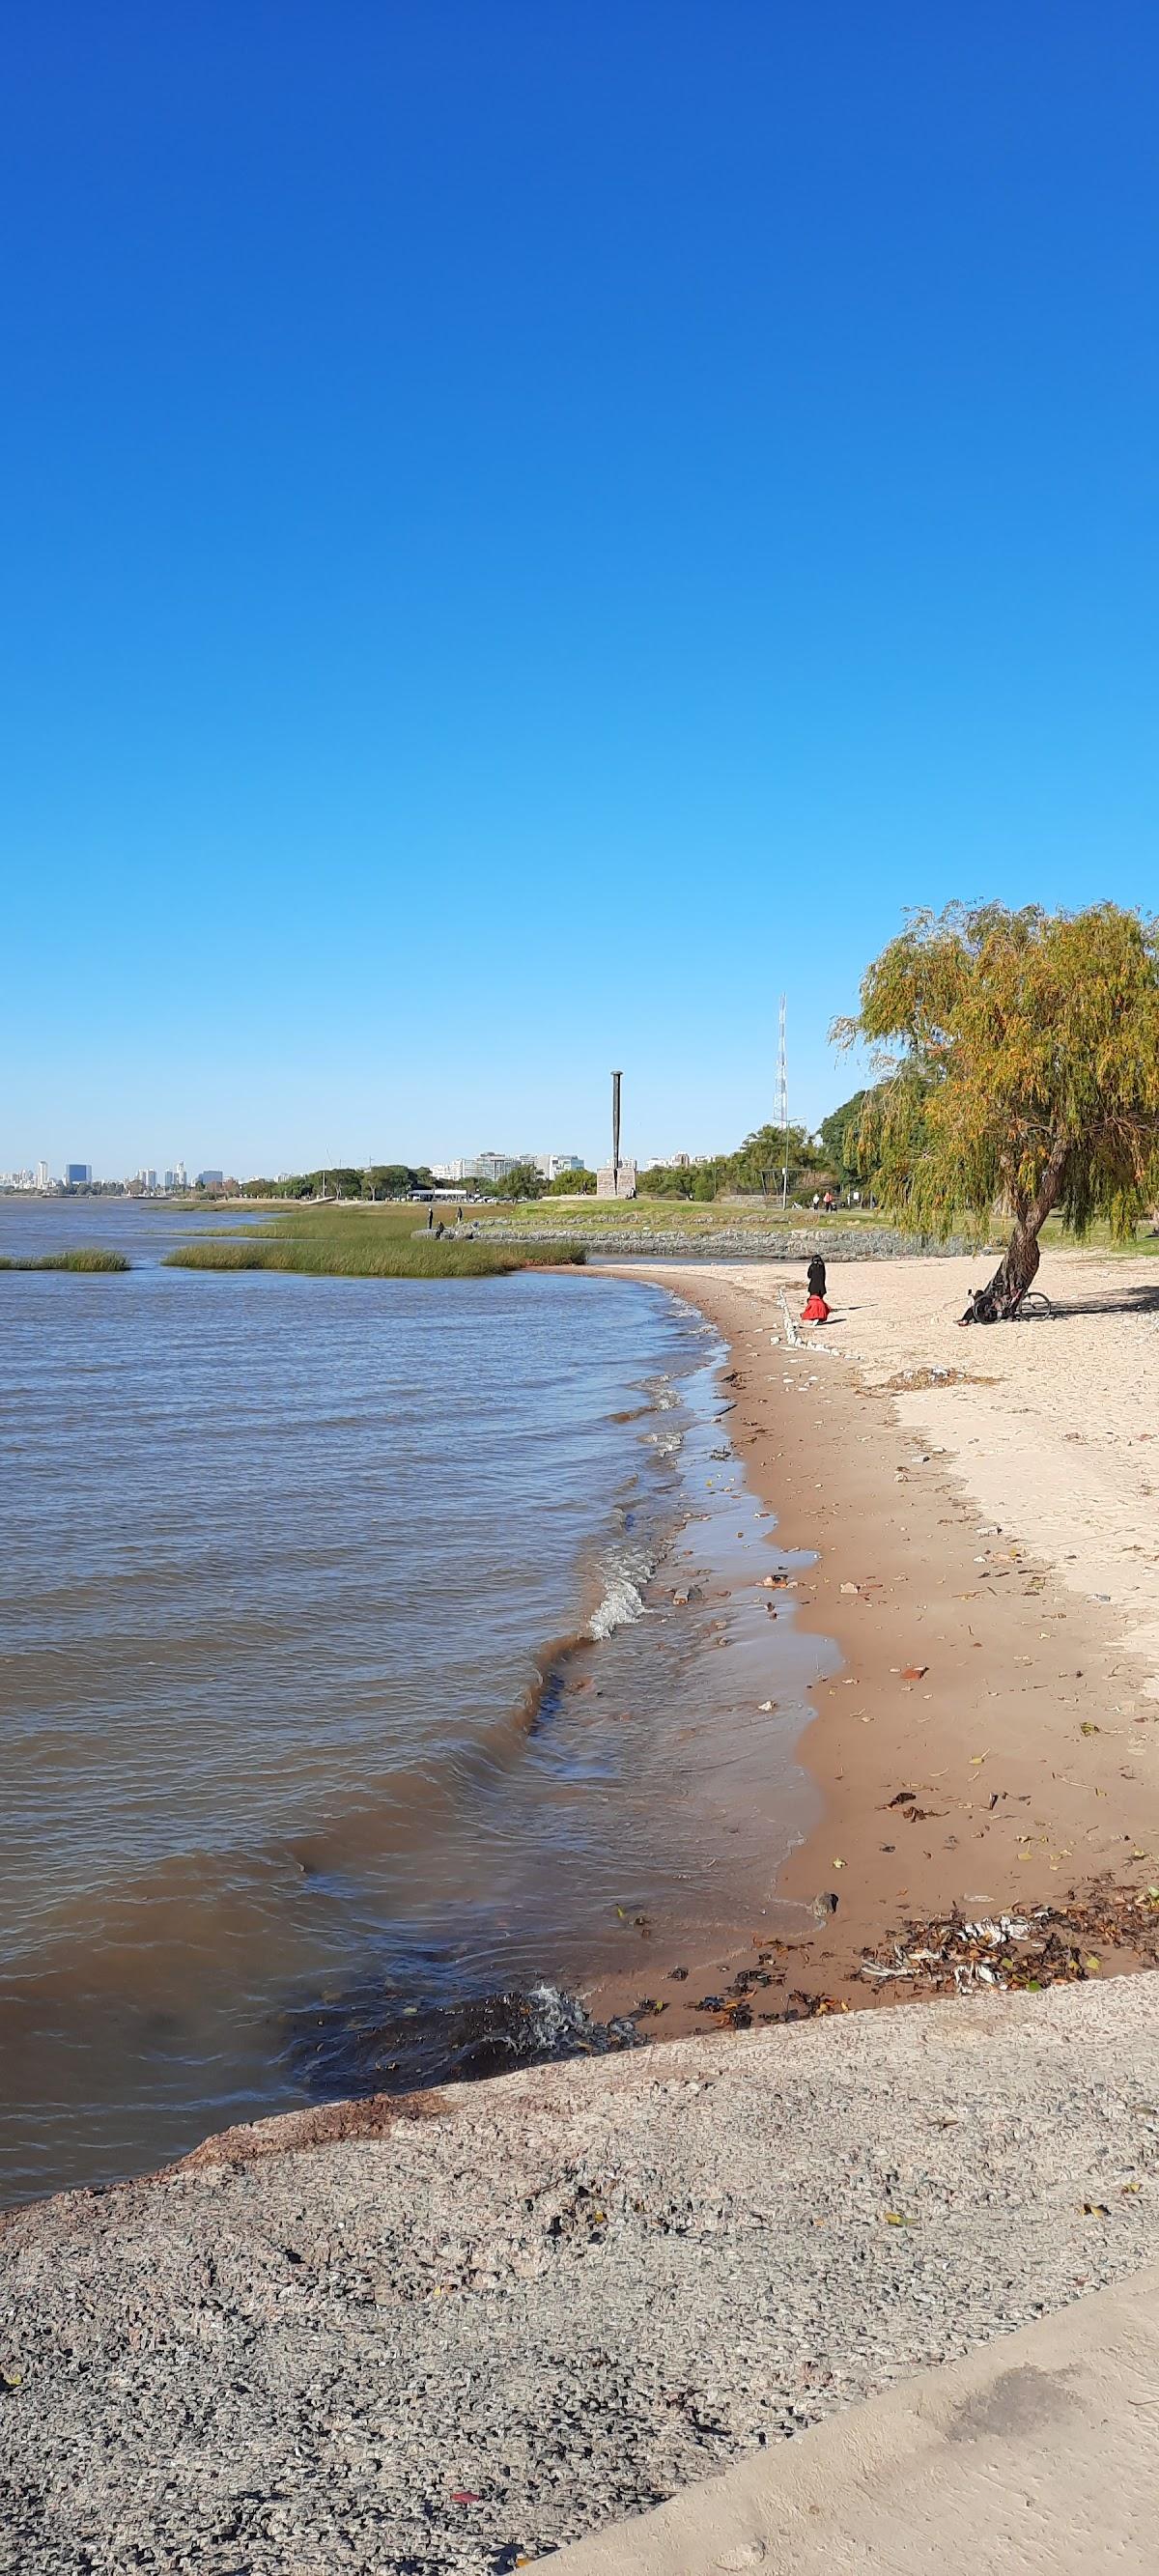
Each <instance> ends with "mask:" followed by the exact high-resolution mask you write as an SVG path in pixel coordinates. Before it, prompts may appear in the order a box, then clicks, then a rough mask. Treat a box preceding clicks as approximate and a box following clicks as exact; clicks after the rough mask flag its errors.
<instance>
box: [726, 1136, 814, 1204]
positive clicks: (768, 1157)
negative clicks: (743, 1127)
mask: <svg viewBox="0 0 1159 2576" xmlns="http://www.w3.org/2000/svg"><path fill="white" fill-rule="evenodd" d="M820 1160H821V1158H820V1156H819V1154H818V1151H817V1147H816V1146H815V1144H814V1143H813V1139H812V1137H811V1136H810V1135H809V1133H808V1131H807V1129H806V1128H804V1127H757V1128H754V1130H753V1133H752V1135H751V1136H746V1137H745V1140H744V1143H743V1145H742V1146H741V1148H740V1151H739V1153H736V1154H730V1156H729V1158H728V1165H727V1185H728V1187H729V1188H730V1189H733V1190H759V1191H760V1194H761V1197H762V1198H765V1199H769V1198H777V1197H779V1196H780V1193H781V1190H782V1187H783V1177H782V1176H783V1173H784V1171H785V1169H786V1167H787V1168H788V1174H789V1188H790V1190H791V1189H793V1188H794V1187H795V1185H796V1183H797V1182H798V1181H799V1180H800V1179H801V1178H802V1176H803V1175H804V1174H805V1173H806V1172H815V1171H817V1170H819V1168H820Z"/></svg>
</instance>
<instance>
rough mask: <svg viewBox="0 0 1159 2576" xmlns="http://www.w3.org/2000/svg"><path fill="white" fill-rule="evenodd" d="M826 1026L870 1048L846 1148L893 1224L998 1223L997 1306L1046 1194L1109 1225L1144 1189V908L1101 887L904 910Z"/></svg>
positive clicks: (1153, 930)
mask: <svg viewBox="0 0 1159 2576" xmlns="http://www.w3.org/2000/svg"><path fill="white" fill-rule="evenodd" d="M832 1035H833V1037H834V1038H835V1039H836V1041H837V1043H838V1044H839V1045H845V1046H850V1045H852V1044H853V1043H854V1041H855V1040H863V1041H864V1040H868V1041H869V1043H870V1045H871V1046H872V1047H873V1048H874V1050H875V1060H874V1070H875V1073H876V1075H877V1077H878V1078H877V1081H876V1083H875V1085H874V1088H873V1089H872V1090H871V1091H870V1092H868V1093H867V1094H866V1097H865V1100H864V1102H863V1103H862V1107H861V1112H860V1116H859V1119H858V1122H857V1134H856V1143H855V1150H856V1155H857V1159H858V1161H859V1163H860V1164H861V1165H862V1167H863V1168H865V1169H868V1170H872V1172H873V1176H874V1186H875V1188H876V1190H877V1192H878V1195H879V1197H880V1199H881V1202H882V1205H883V1207H884V1208H885V1209H886V1210H888V1212H889V1213H890V1214H891V1215H892V1216H893V1217H894V1218H895V1219H896V1220H897V1221H898V1223H899V1224H901V1225H904V1226H907V1227H909V1228H911V1229H913V1230H915V1231H919V1232H921V1233H926V1234H930V1235H933V1236H934V1237H936V1238H937V1239H939V1240H942V1241H944V1240H945V1237H946V1236H947V1235H948V1234H949V1233H950V1232H951V1231H952V1229H953V1227H954V1224H955V1222H959V1223H960V1222H961V1220H962V1218H963V1216H966V1217H969V1218H972V1219H973V1221H974V1222H975V1224H976V1225H977V1226H978V1228H979V1230H980V1231H981V1230H982V1229H984V1228H988V1227H989V1226H990V1225H991V1224H992V1223H993V1219H994V1213H995V1210H996V1209H997V1210H1000V1211H1001V1212H1002V1214H1003V1215H1004V1216H1006V1217H1007V1218H1009V1220H1010V1221H1011V1234H1010V1241H1009V1244H1008V1245H1007V1248H1006V1251H1005V1253H1004V1255H1003V1258H1002V1261H1001V1263H1000V1265H999V1268H998V1269H997V1271H996V1272H995V1274H994V1278H993V1280H992V1281H991V1283H990V1284H991V1290H992V1292H993V1294H994V1296H995V1298H996V1300H997V1303H998V1309H999V1312H1000V1313H1005V1312H1009V1310H1010V1305H1011V1302H1012V1301H1013V1300H1014V1299H1015V1298H1017V1297H1018V1296H1019V1295H1021V1294H1022V1292H1023V1291H1024V1290H1025V1289H1026V1288H1028V1287H1029V1285H1030V1282H1031V1280H1032V1279H1033V1278H1034V1275H1035V1272H1036V1270H1037V1268H1038V1261H1039V1250H1038V1238H1039V1234H1040V1233H1041V1230H1042V1227H1043V1225H1044V1224H1045V1222H1046V1219H1047V1217H1048V1216H1049V1215H1050V1214H1051V1212H1052V1210H1053V1209H1055V1208H1057V1209H1058V1210H1059V1211H1060V1213H1061V1216H1062V1220H1063V1223H1064V1225H1065V1227H1066V1228H1067V1230H1068V1232H1069V1233H1071V1234H1073V1235H1075V1236H1077V1237H1078V1238H1080V1239H1081V1238H1082V1237H1083V1236H1084V1235H1085V1234H1087V1233H1088V1231H1089V1229H1090V1226H1091V1223H1092V1221H1093V1219H1094V1218H1096V1217H1105V1218H1106V1219H1107V1220H1108V1221H1109V1224H1110V1227H1111V1231H1112V1234H1113V1235H1114V1236H1116V1237H1117V1238H1118V1239H1119V1240H1121V1241H1122V1240H1126V1239H1127V1237H1129V1235H1130V1233H1131V1231H1132V1229H1133V1227H1134V1224H1135V1220H1136V1218H1137V1217H1138V1216H1139V1215H1140V1214H1141V1212H1142V1210H1143V1209H1144V1207H1145V1206H1146V1205H1147V1204H1148V1201H1149V1199H1150V1200H1152V1201H1153V1197H1154V1194H1155V1192H1156V1190H1159V922H1155V921H1146V920H1144V919H1142V918H1141V917H1140V915H1139V914H1138V913H1134V912H1124V911H1121V910H1120V908H1119V906H1118V905H1117V904H1113V903H1101V904H1095V905H1092V907H1091V908H1090V910H1089V911H1086V912H1077V913H1047V912H1043V911H1042V910H1040V908H1039V907H1038V906H1037V905H1029V906H1027V907H1026V908H1025V909H1024V910H1023V911H1020V912H1009V911H1007V909H1006V908H1005V906H1004V905H1002V904H997V903H992V904H984V905H982V906H980V907H977V908H973V909H971V908H969V907H967V906H965V905H961V904H952V905H950V907H949V908H948V910H947V911H945V912H942V913H931V912H920V913H915V914H914V915H912V916H911V918H910V920H909V921H908V923H907V926H906V928H905V929H904V930H903V931H902V933H901V935H900V937H899V938H897V939H891V941H890V943H889V946H888V947H887V948H884V949H883V950H882V953H881V955H880V957H878V958H876V959H875V960H874V963H873V965H872V966H871V967H870V968H869V969H868V971H867V973H866V975H865V978H864V980H863V983H862V986H861V1009H860V1012H859V1013H858V1015H857V1017H856V1018H855V1019H848V1020H838V1021H835V1022H834V1026H833V1030H832ZM851 1141H852V1140H851Z"/></svg>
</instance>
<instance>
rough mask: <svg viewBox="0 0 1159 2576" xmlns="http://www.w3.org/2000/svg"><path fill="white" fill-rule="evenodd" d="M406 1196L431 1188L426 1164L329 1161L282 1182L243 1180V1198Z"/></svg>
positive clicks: (289, 1176) (295, 1174)
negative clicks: (311, 1170) (324, 1165)
mask: <svg viewBox="0 0 1159 2576" xmlns="http://www.w3.org/2000/svg"><path fill="white" fill-rule="evenodd" d="M323 1187H325V1194H326V1197H327V1198H328V1199H405V1198H406V1197H407V1196H408V1195H409V1193H410V1191H411V1190H430V1189H433V1188H434V1182H433V1180H432V1178H431V1174H430V1171H429V1170H428V1168H427V1165H426V1164H425V1163H417V1164H416V1163H370V1164H368V1165H366V1166H365V1167H364V1168H362V1169H360V1168H359V1167H358V1166H357V1165H356V1164H354V1163H328V1164H327V1165H326V1168H325V1170H324V1171H322V1170H319V1171H316V1172H291V1173H290V1174H289V1175H288V1177H287V1178H286V1179H285V1180H281V1181H272V1180H265V1181H261V1180H258V1181H243V1182H242V1184H241V1196H242V1197H243V1198H244V1199H320V1198H321V1197H322V1193H323Z"/></svg>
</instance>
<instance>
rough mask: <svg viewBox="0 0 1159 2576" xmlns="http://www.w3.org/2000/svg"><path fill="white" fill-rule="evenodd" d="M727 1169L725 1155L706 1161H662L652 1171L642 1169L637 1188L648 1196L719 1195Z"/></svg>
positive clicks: (690, 1196)
mask: <svg viewBox="0 0 1159 2576" xmlns="http://www.w3.org/2000/svg"><path fill="white" fill-rule="evenodd" d="M727 1172H728V1156H727V1155H725V1154H718V1155H715V1156H714V1157H713V1159H712V1161H711V1162H707V1163H664V1164H658V1165H657V1167H656V1169H655V1170H654V1171H651V1172H641V1174H640V1178H639V1184H638V1186H639V1191H640V1195H641V1197H642V1198H648V1199H692V1200H704V1199H715V1198H717V1197H719V1195H720V1192H721V1190H722V1189H723V1187H724V1183H725V1179H726V1176H727Z"/></svg>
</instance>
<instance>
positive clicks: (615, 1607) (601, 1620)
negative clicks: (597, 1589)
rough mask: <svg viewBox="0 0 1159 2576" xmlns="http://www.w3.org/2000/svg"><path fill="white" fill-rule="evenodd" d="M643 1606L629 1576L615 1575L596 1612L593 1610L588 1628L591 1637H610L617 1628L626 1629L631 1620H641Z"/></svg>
mask: <svg viewBox="0 0 1159 2576" xmlns="http://www.w3.org/2000/svg"><path fill="white" fill-rule="evenodd" d="M643 1616H644V1604H643V1601H642V1600H641V1598H640V1595H639V1593H638V1591H637V1589H636V1586H635V1584H634V1583H633V1582H632V1580H631V1577H630V1575H627V1574H617V1575H615V1576H614V1577H613V1579H612V1581H611V1582H610V1583H609V1585H608V1588H607V1590H606V1592H605V1594H604V1597H603V1600H602V1601H601V1603H600V1605H599V1608H598V1610H593V1612H592V1616H591V1620H590V1622H589V1626H588V1634H589V1636H592V1637H611V1636H613V1635H614V1633H615V1631H616V1629H617V1628H626V1627H627V1626H628V1624H629V1622H630V1621H631V1620H633V1619H642V1618H643Z"/></svg>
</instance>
